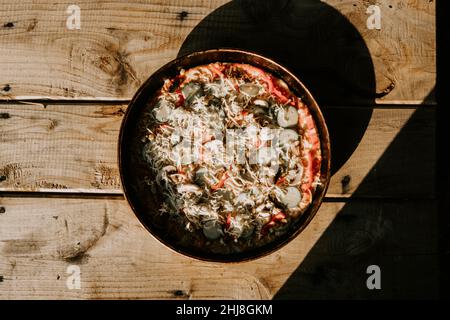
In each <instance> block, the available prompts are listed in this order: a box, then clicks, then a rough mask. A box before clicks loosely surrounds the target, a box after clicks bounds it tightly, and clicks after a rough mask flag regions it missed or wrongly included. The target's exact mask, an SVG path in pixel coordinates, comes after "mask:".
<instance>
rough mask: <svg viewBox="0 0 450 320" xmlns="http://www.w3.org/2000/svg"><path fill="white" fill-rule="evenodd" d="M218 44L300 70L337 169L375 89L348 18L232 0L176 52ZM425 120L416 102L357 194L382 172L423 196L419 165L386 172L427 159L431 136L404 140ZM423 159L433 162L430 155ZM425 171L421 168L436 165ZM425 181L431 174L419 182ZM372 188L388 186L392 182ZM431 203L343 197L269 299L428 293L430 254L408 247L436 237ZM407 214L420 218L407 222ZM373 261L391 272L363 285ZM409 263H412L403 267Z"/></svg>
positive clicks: (272, 1) (315, 6) (297, 4)
mask: <svg viewBox="0 0 450 320" xmlns="http://www.w3.org/2000/svg"><path fill="white" fill-rule="evenodd" d="M219 47H232V48H240V49H247V50H250V51H254V52H258V53H261V54H263V55H266V56H268V57H271V58H273V59H274V60H275V61H278V62H280V63H281V64H283V65H285V66H286V67H287V68H288V69H290V70H292V71H293V72H294V73H295V74H297V75H299V77H300V79H301V80H302V81H303V82H304V84H305V85H306V86H307V87H308V88H309V89H310V91H311V92H312V94H313V95H314V96H315V98H316V100H317V101H318V103H319V105H320V106H321V109H322V111H323V113H324V116H325V118H326V121H327V125H328V127H329V131H330V137H331V147H332V174H334V173H335V172H336V171H338V170H339V168H341V166H342V165H343V164H344V163H345V162H346V161H347V160H348V159H349V157H350V156H351V155H352V153H353V152H354V150H355V149H356V147H357V146H358V144H359V142H360V140H361V138H362V136H363V135H364V132H365V130H366V128H367V125H368V123H369V120H370V118H371V115H372V108H371V107H370V106H371V105H372V104H373V103H374V99H375V97H377V93H376V92H375V75H374V70H373V64H372V60H371V57H370V53H369V51H368V49H367V47H366V45H365V43H364V41H363V39H362V37H361V36H360V34H359V33H358V31H357V30H356V29H355V28H354V26H353V25H352V24H351V23H350V22H349V21H348V20H347V19H346V18H345V17H344V16H342V15H341V14H340V13H339V12H338V11H336V10H335V9H334V8H332V7H331V6H328V5H327V4H325V3H323V2H321V1H319V0H303V1H289V0H283V1H276V0H235V1H232V2H230V3H228V4H226V5H224V6H222V7H220V8H218V9H216V10H215V11H214V12H212V13H211V14H209V15H208V16H207V17H206V18H205V19H203V20H202V21H201V22H200V23H199V24H198V25H197V26H196V27H195V28H194V30H193V31H192V32H191V33H190V34H189V35H188V37H187V38H186V40H185V42H184V44H183V45H182V47H181V49H180V51H179V56H181V55H184V54H188V53H190V52H193V51H197V50H205V49H211V48H219ZM329 105H333V108H328V106H329ZM346 106H352V108H346ZM432 121H433V119H432V114H431V113H429V112H428V111H426V110H422V109H419V110H417V111H416V112H415V113H414V114H413V115H412V117H411V118H410V119H409V121H408V123H407V124H406V125H405V127H404V128H403V129H402V130H401V132H400V133H399V134H398V136H397V137H396V138H395V140H394V141H393V142H392V143H391V145H390V146H389V147H388V149H387V150H386V151H385V153H384V154H383V156H382V157H381V158H380V159H379V161H378V162H377V164H376V165H375V166H374V168H373V169H372V170H371V172H369V174H368V175H367V177H366V178H365V180H364V181H363V182H362V183H361V185H360V186H359V187H358V189H357V190H356V192H355V193H354V196H358V194H359V193H364V190H365V189H366V188H370V189H371V190H373V188H374V185H375V186H378V184H377V183H375V184H374V182H376V181H377V179H378V177H383V179H386V177H389V176H392V177H393V179H392V184H393V185H394V186H395V184H396V183H397V181H396V180H395V178H396V177H399V176H401V177H404V176H406V177H408V176H410V177H411V182H412V183H413V185H412V186H409V187H408V193H410V192H411V191H412V192H417V194H418V195H420V194H421V190H424V189H425V188H428V189H427V190H430V189H431V190H432V189H433V186H430V185H426V186H424V185H423V184H422V185H421V183H420V182H419V183H417V181H416V182H415V181H413V179H414V178H415V177H417V176H419V177H421V176H422V175H421V174H419V175H417V174H415V173H411V174H410V173H409V172H406V171H405V172H400V173H399V172H393V168H402V167H403V168H405V170H407V169H410V168H411V166H408V164H409V163H410V162H409V161H411V160H412V159H422V158H424V156H423V150H427V151H431V150H434V149H432V146H430V142H431V143H433V142H434V141H433V137H432V136H427V135H426V134H425V135H424V136H423V137H421V138H420V139H419V141H410V136H411V135H410V133H411V130H423V132H425V133H430V132H432V133H433V130H432V129H430V130H428V131H427V130H426V127H427V126H430V125H432V124H433V122H432ZM431 152H432V151H431ZM424 159H429V160H430V161H434V158H433V156H432V155H431V157H428V158H427V157H425V158H424ZM414 163H417V162H416V161H414ZM417 169H419V168H417ZM431 171H432V170H430V171H429V172H426V171H425V174H427V173H428V174H434V172H431ZM423 172H424V171H422V173H423ZM349 178H350V180H349V181H343V182H342V183H343V188H345V184H346V183H351V177H349ZM425 178H426V177H425ZM432 181H433V179H429V178H428V179H427V180H425V183H431V182H432ZM388 182H389V181H388ZM372 184H373V185H372ZM388 189H389V187H388ZM395 189H396V190H398V189H399V188H398V187H395ZM375 192H377V193H379V194H386V195H389V190H385V191H384V190H375ZM400 193H401V192H400ZM405 196H406V194H405ZM327 201H332V200H327ZM428 204H429V202H427V201H425V202H424V201H416V203H414V204H411V203H409V202H407V201H399V200H391V201H387V200H386V201H382V202H380V201H377V200H357V199H352V200H351V201H349V202H347V203H346V204H345V205H344V206H343V208H342V209H341V210H340V211H339V213H338V215H337V217H336V218H335V220H334V221H333V222H332V223H331V224H330V226H329V227H328V228H327V229H326V230H325V231H324V233H323V235H322V236H321V237H320V239H319V240H318V241H317V243H316V244H315V245H314V247H313V248H312V249H311V250H310V252H309V253H308V255H307V256H306V258H305V259H304V260H303V261H301V263H300V265H299V266H298V268H297V269H296V270H295V271H294V272H293V273H292V274H291V275H290V277H289V278H288V279H287V281H286V282H285V284H284V285H283V286H282V287H281V288H280V290H279V291H278V292H277V293H276V294H275V297H274V298H275V299H285V298H291V299H292V298H294V299H305V298H308V299H314V298H316V299H324V298H377V297H379V298H389V297H427V296H428V295H429V292H432V293H434V292H436V287H435V286H436V285H437V284H435V283H430V284H428V283H427V280H428V279H427V278H426V277H427V276H429V277H431V278H433V274H432V273H433V272H437V270H436V269H435V268H434V267H433V266H431V265H430V266H427V262H428V261H429V260H430V259H427V258H426V257H427V256H426V255H424V256H422V258H420V259H419V260H420V261H416V260H415V259H414V256H411V255H410V254H411V253H417V251H415V252H408V249H411V250H413V249H414V248H416V249H417V248H419V249H421V250H423V252H422V253H424V254H426V253H429V250H430V248H431V247H432V246H433V245H434V243H431V242H432V241H433V239H431V238H429V237H430V232H431V233H432V230H433V229H432V228H433V225H431V224H432V221H429V220H427V216H426V214H427V210H429V207H428ZM336 205H338V203H337V204H336ZM411 219H412V223H417V226H416V227H413V228H412V229H410V228H411V225H412V224H411ZM421 227H424V228H428V229H425V230H423V229H421ZM423 241H424V242H425V243H423V244H421V242H423ZM433 248H434V247H433ZM423 257H425V258H423ZM299 262H300V261H299ZM371 264H376V265H379V266H380V267H381V269H382V270H383V279H389V280H387V281H384V282H382V283H383V284H385V283H387V284H389V285H391V287H383V289H382V290H372V291H371V290H368V289H367V287H366V279H367V277H368V275H367V273H366V268H367V266H368V265H371ZM411 266H414V267H415V268H412V270H413V271H411V272H409V271H408V269H411ZM274 267H276V266H274ZM419 267H423V268H422V269H418V268H419ZM401 268H405V269H404V270H403V269H401ZM420 270H422V272H421V275H422V276H424V277H425V278H422V279H416V278H415V277H417V274H414V272H416V271H420ZM415 279H416V280H415ZM408 283H409V284H408ZM420 290H427V292H419V291H420Z"/></svg>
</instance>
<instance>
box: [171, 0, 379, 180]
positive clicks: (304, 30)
mask: <svg viewBox="0 0 450 320" xmlns="http://www.w3.org/2000/svg"><path fill="white" fill-rule="evenodd" d="M223 47H227V48H239V49H244V50H248V51H253V52H256V53H259V54H262V55H264V56H267V57H269V58H272V59H273V60H275V61H277V62H279V63H280V64H282V65H284V66H285V67H287V68H288V69H289V70H291V71H292V72H293V73H294V74H296V75H297V76H298V77H299V78H300V80H301V81H302V82H303V83H304V84H305V85H306V87H307V88H308V89H309V90H310V91H311V93H312V94H313V96H314V97H315V99H316V100H317V102H318V103H319V105H320V106H321V109H322V112H323V114H324V117H325V120H326V122H327V126H328V129H329V132H330V138H331V149H332V155H333V156H332V162H331V173H332V174H333V173H335V172H336V171H337V170H339V168H340V167H341V166H342V165H343V164H344V163H345V161H346V160H347V159H348V158H349V157H350V155H351V154H352V153H353V151H354V150H355V148H356V147H357V145H358V143H359V141H360V140H361V138H362V136H363V134H364V132H365V130H366V128H367V125H368V122H369V120H370V117H371V114H372V110H371V109H370V108H361V110H359V112H353V110H352V109H348V108H332V109H331V108H328V107H327V105H330V104H333V105H339V106H348V105H354V106H355V107H358V105H361V102H363V103H364V104H369V105H370V104H372V103H373V100H374V98H375V95H376V94H375V75H374V71H373V65H372V60H371V58H370V54H369V51H368V49H367V47H366V45H365V43H364V41H363V39H362V38H361V36H360V34H359V33H358V31H357V30H356V29H355V28H354V27H353V25H352V24H351V23H350V22H349V21H348V20H347V19H346V18H345V17H344V16H342V15H341V14H340V13H339V12H338V11H336V10H335V9H334V8H332V7H330V6H328V5H326V4H325V3H323V2H320V1H319V0H303V1H288V0H283V1H277V0H235V1H232V2H229V3H227V4H225V5H223V6H222V7H219V8H218V9H216V10H215V11H213V12H212V13H211V14H209V15H208V16H207V17H205V18H204V19H203V20H202V21H201V22H200V23H199V24H198V25H197V26H196V27H195V28H194V29H193V30H192V32H191V33H190V34H189V35H188V37H187V38H186V40H185V41H184V43H183V45H182V46H181V49H180V50H179V53H178V56H182V55H185V54H189V53H191V52H194V51H200V50H207V49H214V48H223Z"/></svg>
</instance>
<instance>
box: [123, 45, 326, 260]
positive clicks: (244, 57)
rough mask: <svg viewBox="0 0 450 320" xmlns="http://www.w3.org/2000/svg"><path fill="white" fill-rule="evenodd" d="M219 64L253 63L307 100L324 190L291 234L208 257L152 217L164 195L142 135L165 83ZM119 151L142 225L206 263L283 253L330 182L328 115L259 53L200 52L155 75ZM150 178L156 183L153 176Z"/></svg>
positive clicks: (140, 94)
mask: <svg viewBox="0 0 450 320" xmlns="http://www.w3.org/2000/svg"><path fill="white" fill-rule="evenodd" d="M217 61H220V62H236V63H247V64H251V65H254V66H256V67H260V68H262V69H264V70H266V71H268V72H270V73H272V74H273V75H274V76H277V77H279V78H281V79H283V80H284V81H285V82H286V83H287V84H288V85H289V87H290V88H291V90H292V91H293V92H294V93H295V94H297V95H298V96H300V97H302V99H303V101H304V102H305V103H306V104H307V105H308V107H309V109H310V112H311V114H312V115H313V117H314V120H315V123H316V126H317V128H318V131H319V135H320V142H321V149H322V157H323V160H322V165H321V185H319V186H318V188H317V190H316V192H315V194H314V198H313V202H312V204H311V205H310V207H309V208H308V209H307V211H306V212H304V213H303V214H302V215H301V217H299V218H298V219H297V221H296V222H295V223H294V224H293V226H292V228H291V229H290V232H288V233H287V234H285V235H284V236H283V237H280V238H278V239H277V240H275V241H273V242H271V243H270V244H268V245H265V246H263V247H259V248H255V249H254V250H249V251H245V252H242V253H233V254H228V255H225V254H212V253H209V252H203V251H201V249H199V248H194V247H192V248H191V247H181V246H180V245H179V244H178V243H177V241H176V240H175V239H172V238H171V235H170V232H168V230H167V226H164V225H162V224H161V223H160V222H156V221H155V219H153V218H152V217H153V216H154V215H153V214H152V213H153V211H155V210H157V208H158V203H159V201H160V199H159V196H158V194H154V193H151V192H150V191H149V188H148V186H147V185H146V184H145V182H144V181H143V179H144V177H145V176H147V177H148V171H147V168H146V166H145V163H144V162H143V160H141V158H142V157H141V150H142V143H143V142H142V141H140V132H139V130H140V129H139V127H140V125H139V123H140V122H142V121H144V120H145V116H144V114H145V112H146V109H148V108H149V107H148V101H149V100H150V99H152V98H153V97H154V96H155V93H156V92H157V91H158V90H159V89H160V88H161V87H162V85H163V82H164V80H165V79H168V78H172V77H174V76H176V75H177V74H178V73H179V71H180V70H181V69H185V70H186V69H189V68H191V67H194V66H198V65H202V64H207V63H211V62H217ZM147 112H148V110H147ZM143 119H144V120H143ZM118 148H119V150H118V151H119V152H118V155H119V169H120V178H121V181H122V187H123V191H124V194H125V197H126V199H127V201H128V203H129V204H130V206H131V208H132V209H133V211H134V213H135V214H136V216H137V217H138V219H139V220H140V222H141V223H142V225H143V226H144V227H145V228H146V229H147V230H148V231H149V232H150V234H152V235H153V236H154V237H155V238H156V239H158V240H159V241H160V242H161V243H163V244H164V245H165V246H167V247H169V248H171V249H173V250H174V251H176V252H178V253H181V254H183V255H186V256H189V257H192V258H196V259H200V260H206V261H215V262H242V261H249V260H253V259H256V258H259V257H262V256H265V255H267V254H269V253H272V252H274V251H276V250H278V249H280V248H281V247H282V246H284V245H286V244H287V243H289V242H290V241H291V240H292V239H294V238H295V237H296V236H297V235H299V234H300V233H301V232H302V231H303V230H304V229H305V228H306V226H307V225H308V224H309V222H310V221H311V220H312V219H313V217H314V215H315V214H316V212H317V210H318V209H319V207H320V205H321V203H322V200H323V198H324V196H325V193H326V190H327V188H328V184H329V181H330V161H331V154H330V139H329V135H328V129H327V126H326V124H325V120H324V117H323V115H322V112H321V111H320V108H319V106H318V104H317V102H316V101H315V99H314V98H313V96H312V95H311V93H310V92H309V91H308V89H307V88H306V87H305V86H304V85H303V83H302V82H301V81H300V80H299V79H298V78H297V77H296V76H295V75H294V74H292V73H291V72H290V71H288V70H287V69H286V68H284V67H283V66H281V65H280V64H278V63H276V62H274V61H273V60H271V59H268V58H266V57H263V56H261V55H259V54H256V53H252V52H248V51H242V50H237V49H215V50H207V51H199V52H195V53H192V54H189V55H186V56H183V57H180V58H177V59H175V60H173V61H171V62H169V63H167V64H166V65H164V66H163V67H161V68H160V69H159V70H157V71H156V72H155V73H153V74H152V75H151V76H150V77H149V78H148V79H147V81H145V82H144V83H143V84H142V86H141V87H140V88H139V90H138V91H137V92H136V94H135V95H134V97H133V99H132V100H131V102H130V104H129V106H128V108H127V111H126V112H125V115H124V117H123V121H122V126H121V128H120V135H119V145H118ZM150 179H152V178H151V176H150Z"/></svg>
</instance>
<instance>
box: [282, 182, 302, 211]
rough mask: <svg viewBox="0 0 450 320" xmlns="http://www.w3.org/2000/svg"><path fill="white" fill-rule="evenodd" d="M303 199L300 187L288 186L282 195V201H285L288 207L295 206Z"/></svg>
mask: <svg viewBox="0 0 450 320" xmlns="http://www.w3.org/2000/svg"><path fill="white" fill-rule="evenodd" d="M301 200H302V195H301V193H300V191H299V190H298V188H295V187H288V188H287V189H286V193H285V194H284V195H283V196H282V198H281V202H283V203H284V204H285V205H286V206H287V207H288V208H295V207H297V206H298V204H299V203H300V201H301Z"/></svg>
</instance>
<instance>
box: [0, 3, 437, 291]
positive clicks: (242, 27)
mask: <svg viewBox="0 0 450 320" xmlns="http://www.w3.org/2000/svg"><path fill="white" fill-rule="evenodd" d="M0 3H1V4H0V66H1V69H0V70H1V72H0V100H1V104H0V192H1V193H0V298H6V299H18V298H26V299H41V298H45V299H50V298H51V299H104V298H175V299H187V298H189V299H199V298H208V299H209V298H232V299H261V298H263V299H267V298H268V299H271V298H368V299H372V298H433V297H436V296H437V295H438V287H439V268H438V259H437V253H438V252H437V251H438V245H437V241H438V225H437V217H438V215H437V211H436V197H435V193H436V190H435V187H434V185H435V180H436V177H435V169H434V168H435V163H436V159H435V152H434V151H435V120H436V119H435V113H436V110H435V105H436V103H435V98H434V86H435V80H436V64H435V51H436V50H435V49H436V45H435V3H434V1H433V0H430V1H425V0H408V1H407V0H379V1H377V4H378V7H379V9H380V12H381V29H380V30H377V29H368V27H367V23H366V22H367V19H368V18H369V16H370V15H371V13H367V10H368V6H369V2H368V1H363V0H353V1H350V0H327V1H322V2H320V1H316V0H303V1H300V0H292V1H281V2H278V1H267V0H265V1H257V3H256V2H252V1H249V0H247V1H244V0H239V1H238V0H236V1H232V2H228V1H223V0H213V1H202V0H194V1H187V0H170V1H157V0H149V1H132V2H130V3H124V2H122V1H118V0H111V1H98V2H96V3H94V2H91V1H85V0H80V1H77V2H76V5H78V6H79V7H80V9H81V11H80V13H81V15H80V19H81V20H80V21H81V29H75V30H68V29H67V26H66V22H67V19H68V17H69V15H70V13H67V12H66V10H67V7H68V6H69V5H71V4H73V2H72V1H61V0H55V1H48V0H47V1H46V0H41V1H21V2H17V3H16V2H11V1H6V0H1V1H0ZM215 46H235V47H241V48H245V49H252V50H254V51H258V52H262V53H264V54H267V55H270V56H272V57H274V58H275V59H277V60H278V61H281V62H282V63H284V64H286V65H287V66H288V67H290V68H291V69H292V70H293V71H294V72H296V73H297V74H298V75H299V77H300V78H301V79H303V80H304V82H305V83H306V85H307V86H308V87H309V88H310V89H311V91H312V93H313V94H314V95H315V96H316V97H317V100H318V101H319V103H320V104H321V106H322V108H323V109H324V112H325V114H326V116H327V121H328V123H329V125H330V127H331V134H332V139H333V145H332V148H333V157H334V162H333V167H334V169H333V177H332V179H331V184H330V187H329V190H328V194H327V197H326V199H325V201H324V203H323V204H322V206H321V208H320V210H319V212H318V214H317V216H316V217H315V218H314V220H313V221H312V223H311V224H310V225H309V226H308V227H307V229H306V230H305V231H304V232H303V233H302V234H301V235H300V236H298V237H297V238H296V239H295V240H294V241H292V242H291V243H290V244H288V245H287V246H286V247H284V248H283V249H281V250H279V251H278V252H276V253H274V254H271V255H269V256H267V257H264V258H261V259H258V260H255V261H253V262H246V263H242V264H233V265H222V264H216V263H205V262H200V261H196V260H193V259H190V258H186V257H184V256H181V255H178V254H176V253H174V252H172V251H170V250H169V249H167V248H165V247H164V246H163V245H162V244H160V243H159V242H158V241H156V240H155V239H153V238H152V237H151V236H150V235H149V234H148V233H147V232H146V231H145V230H144V228H143V227H142V226H141V225H140V223H139V221H138V220H137V218H136V217H135V216H134V214H133V212H132V211H131V209H130V208H129V206H128V204H127V202H126V201H125V200H124V198H123V195H122V190H121V185H120V179H119V173H118V167H117V138H118V130H119V126H120V124H121V120H122V116H123V113H124V111H125V110H126V108H127V102H128V101H129V100H130V99H131V97H132V96H133V94H134V92H135V91H136V90H137V88H138V87H139V85H140V84H141V83H142V82H143V81H144V80H145V79H146V78H147V77H148V76H149V75H150V74H152V72H154V71H155V70H156V69H157V68H159V67H160V66H162V65H163V64H164V63H166V62H168V61H170V60H171V59H173V58H175V57H176V56H177V55H180V54H184V53H187V52H189V51H192V50H196V49H202V48H209V47H215ZM73 265H75V266H78V267H79V270H80V271H81V275H80V276H81V288H80V289H76V288H73V287H72V288H71V287H70V286H67V280H68V278H69V277H70V276H71V275H72V274H71V272H72V271H71V270H73V269H70V266H73ZM369 265H378V266H379V267H380V269H381V290H369V289H368V288H367V286H366V280H367V278H368V277H369V275H368V274H367V273H366V269H367V267H368V266H369ZM68 268H69V269H68ZM68 271H69V273H67V272H68Z"/></svg>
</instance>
